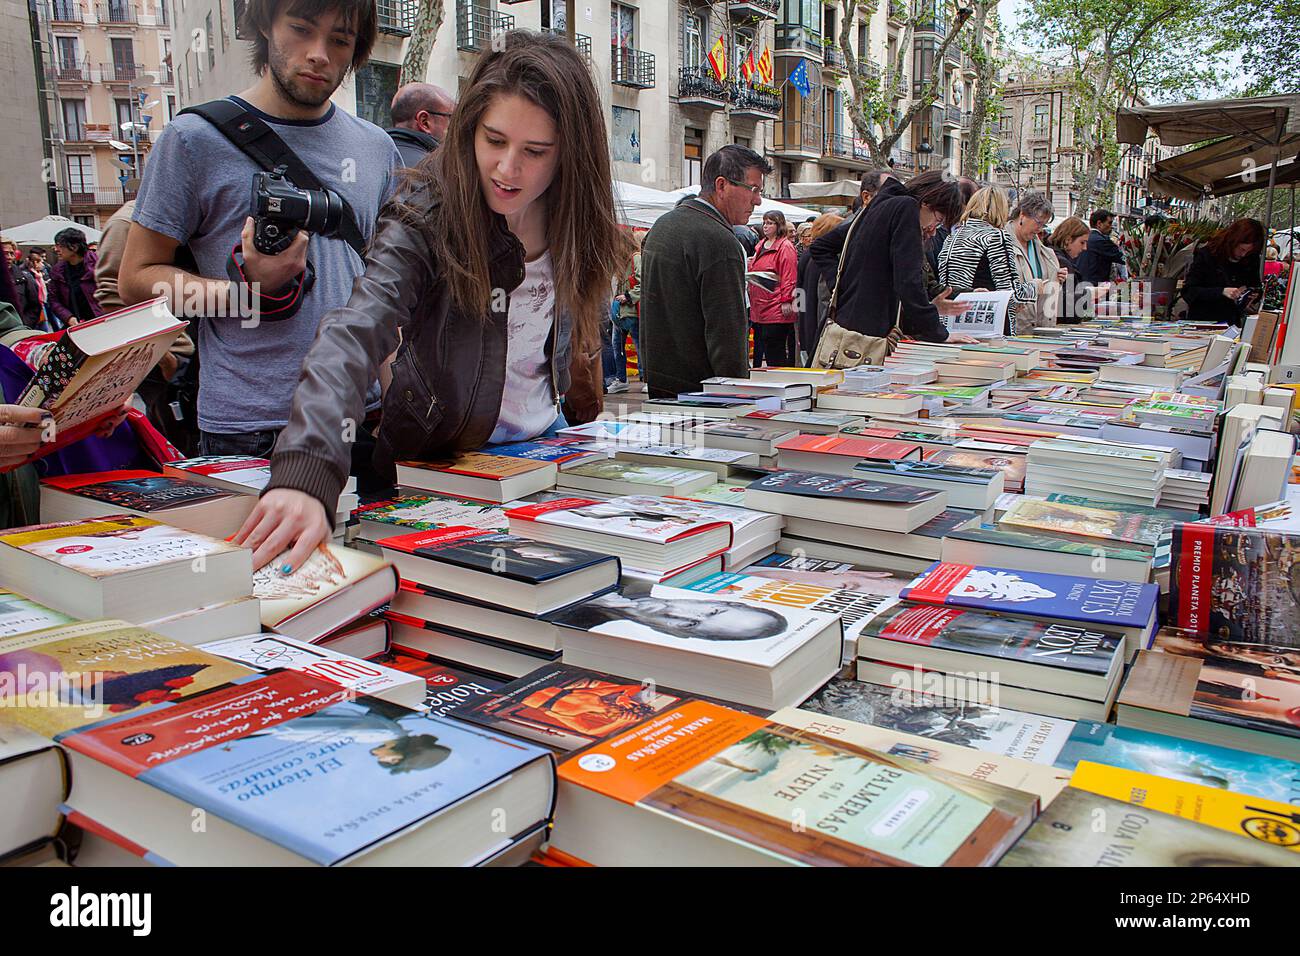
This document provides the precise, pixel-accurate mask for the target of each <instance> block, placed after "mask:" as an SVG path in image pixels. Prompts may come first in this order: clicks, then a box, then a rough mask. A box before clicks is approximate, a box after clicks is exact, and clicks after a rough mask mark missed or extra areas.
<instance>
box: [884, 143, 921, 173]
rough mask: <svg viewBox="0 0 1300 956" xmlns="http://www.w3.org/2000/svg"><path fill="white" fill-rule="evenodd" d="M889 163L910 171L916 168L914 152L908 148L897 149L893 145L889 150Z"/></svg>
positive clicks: (899, 168) (895, 167) (894, 166)
mask: <svg viewBox="0 0 1300 956" xmlns="http://www.w3.org/2000/svg"><path fill="white" fill-rule="evenodd" d="M889 163H890V165H891V166H893V168H894V169H898V170H902V171H904V172H912V171H913V170H915V169H916V154H915V153H913V152H912V151H911V150H910V149H899V148H898V147H897V146H895V147H894V148H893V149H891V150H890V151H889Z"/></svg>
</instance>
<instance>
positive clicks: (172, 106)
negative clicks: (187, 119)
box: [167, 93, 176, 123]
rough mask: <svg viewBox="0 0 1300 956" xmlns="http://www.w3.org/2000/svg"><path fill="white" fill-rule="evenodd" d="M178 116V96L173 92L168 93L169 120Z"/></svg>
mask: <svg viewBox="0 0 1300 956" xmlns="http://www.w3.org/2000/svg"><path fill="white" fill-rule="evenodd" d="M175 118H176V97H175V96H173V95H172V94H171V93H168V94H167V122H169V123H170V122H171V121H172V120H174V119H175Z"/></svg>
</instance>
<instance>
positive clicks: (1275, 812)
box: [1070, 760, 1300, 852]
mask: <svg viewBox="0 0 1300 956" xmlns="http://www.w3.org/2000/svg"><path fill="white" fill-rule="evenodd" d="M1070 786H1072V787H1075V788H1076V789H1079V790H1087V791H1088V792H1089V793H1096V794H1100V795H1101V796H1103V797H1111V798H1112V799H1115V800H1123V801H1125V802H1127V803H1131V804H1134V805H1135V806H1139V807H1146V808H1147V809H1149V810H1155V811H1157V812H1159V813H1169V814H1172V815H1173V816H1176V817H1182V818H1183V819H1185V820H1193V821H1195V822H1197V823H1204V824H1206V825H1207V826H1212V827H1217V828H1218V829H1220V830H1227V831H1228V832H1229V833H1236V834H1238V835H1239V836H1248V837H1251V838H1252V839H1255V840H1259V841H1260V842H1262V843H1268V844H1271V845H1273V846H1280V847H1284V848H1285V849H1288V850H1291V851H1292V852H1300V807H1294V806H1292V805H1291V804H1289V803H1282V802H1280V801H1278V800H1269V799H1267V798H1265V797H1254V796H1250V795H1248V794H1244V793H1234V792H1233V791H1231V790H1220V789H1218V788H1217V787H1207V786H1204V785H1203V784H1199V783H1189V782H1187V781H1185V780H1170V779H1169V778H1167V777H1157V776H1156V775H1155V774H1151V773H1140V772H1138V771H1136V770H1124V769H1121V768H1119V767H1107V766H1105V765H1104V764H1099V763H1091V762H1089V761H1087V760H1083V761H1080V762H1079V765H1078V767H1076V768H1075V771H1074V776H1073V777H1071V778H1070Z"/></svg>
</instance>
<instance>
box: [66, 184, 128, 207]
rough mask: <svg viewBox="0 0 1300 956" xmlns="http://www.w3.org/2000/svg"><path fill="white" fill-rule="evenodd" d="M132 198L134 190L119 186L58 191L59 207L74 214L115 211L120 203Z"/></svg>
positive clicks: (86, 187)
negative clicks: (106, 210) (74, 212)
mask: <svg viewBox="0 0 1300 956" xmlns="http://www.w3.org/2000/svg"><path fill="white" fill-rule="evenodd" d="M134 198H135V190H134V189H124V188H123V187H121V186H112V187H105V186H81V187H75V188H60V189H59V205H60V206H62V207H65V208H67V209H71V210H74V211H76V212H93V211H95V210H104V209H117V207H118V206H120V205H122V203H124V202H126V201H127V200H129V199H134Z"/></svg>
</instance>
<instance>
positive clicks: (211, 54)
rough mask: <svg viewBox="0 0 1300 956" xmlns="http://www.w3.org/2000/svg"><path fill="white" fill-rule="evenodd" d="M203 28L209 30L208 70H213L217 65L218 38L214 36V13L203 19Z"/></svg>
mask: <svg viewBox="0 0 1300 956" xmlns="http://www.w3.org/2000/svg"><path fill="white" fill-rule="evenodd" d="M203 26H204V28H205V29H206V30H207V37H208V69H209V70H211V69H213V68H214V67H215V66H216V65H217V46H216V43H217V38H216V37H214V36H213V35H212V11H211V10H209V11H208V15H207V16H206V17H204V19H203Z"/></svg>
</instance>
